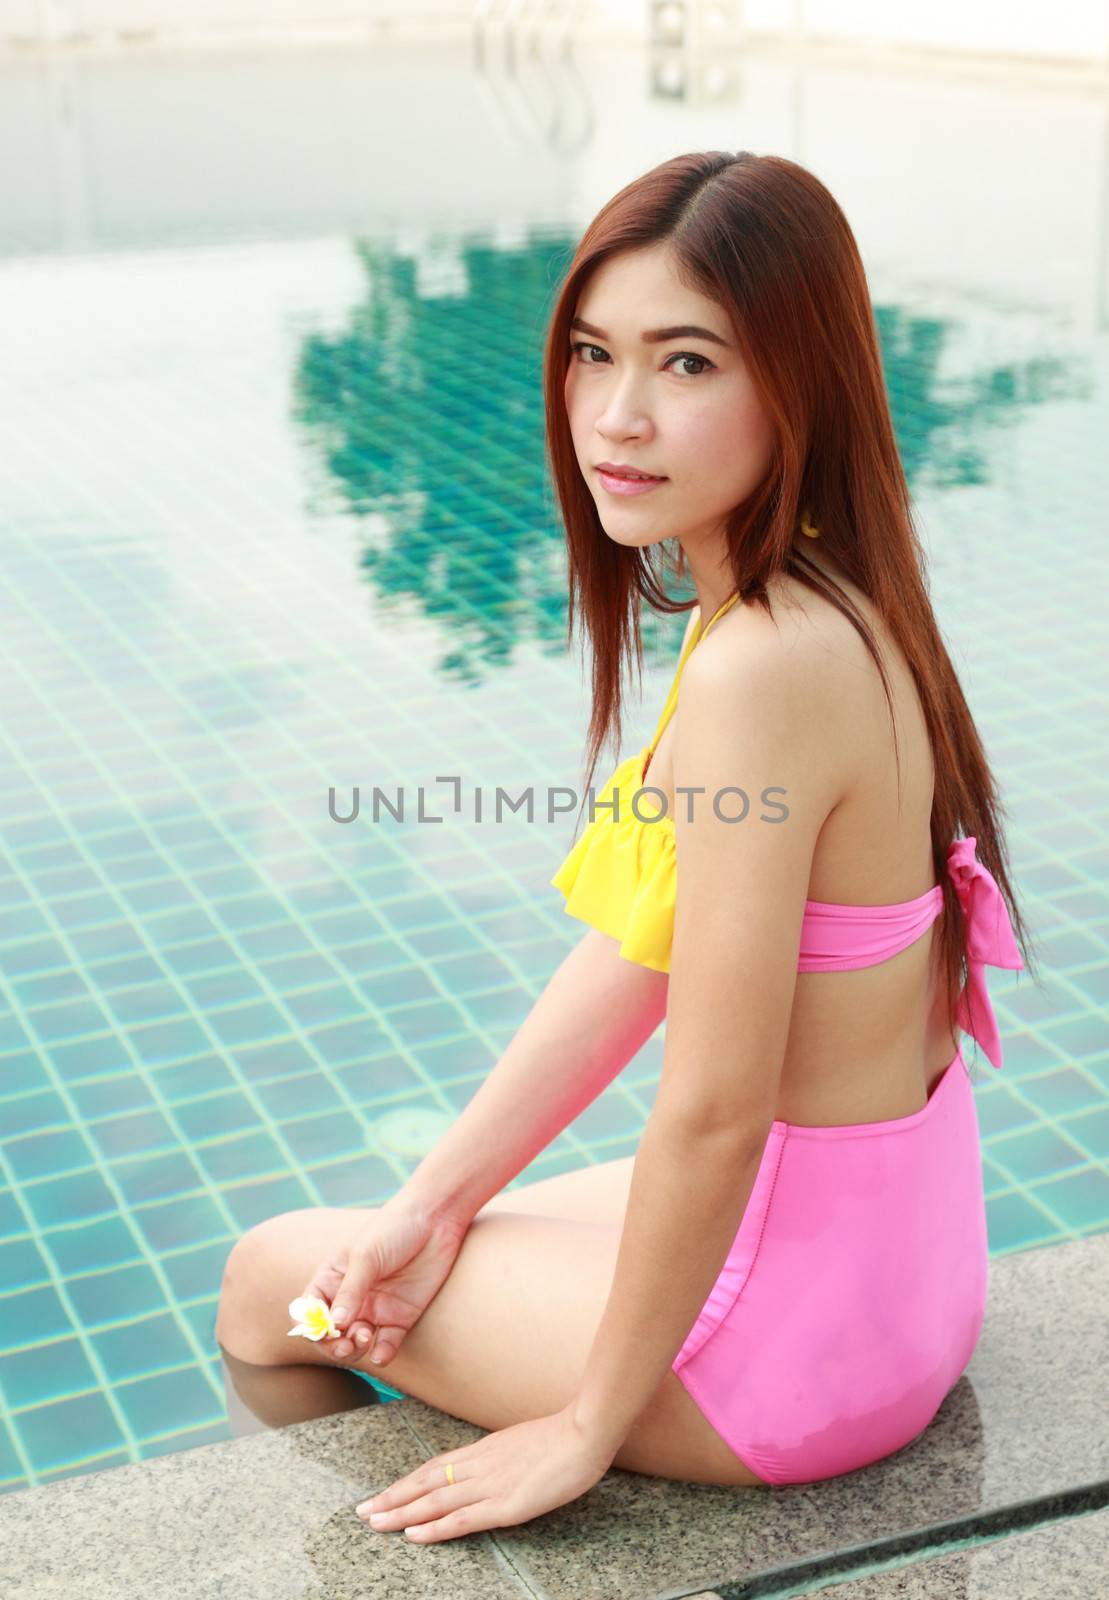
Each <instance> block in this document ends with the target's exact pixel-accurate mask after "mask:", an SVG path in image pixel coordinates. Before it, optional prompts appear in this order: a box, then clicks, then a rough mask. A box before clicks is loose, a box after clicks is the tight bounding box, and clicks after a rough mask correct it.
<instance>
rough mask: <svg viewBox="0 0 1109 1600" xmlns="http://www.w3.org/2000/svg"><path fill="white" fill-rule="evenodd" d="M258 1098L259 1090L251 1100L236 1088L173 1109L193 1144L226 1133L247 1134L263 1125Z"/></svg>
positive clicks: (180, 1126) (186, 1135) (183, 1103)
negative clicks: (256, 1103) (256, 1102)
mask: <svg viewBox="0 0 1109 1600" xmlns="http://www.w3.org/2000/svg"><path fill="white" fill-rule="evenodd" d="M258 1098H259V1095H258V1092H257V1091H255V1093H254V1096H253V1097H250V1096H248V1095H247V1094H246V1093H244V1092H243V1091H242V1090H240V1089H233V1090H231V1091H229V1092H226V1093H222V1094H212V1095H205V1096H202V1097H201V1098H199V1099H197V1100H187V1101H183V1102H181V1103H180V1104H178V1105H176V1106H175V1107H174V1108H173V1116H174V1121H175V1122H176V1124H177V1126H178V1127H179V1128H180V1129H181V1132H182V1133H183V1134H184V1135H185V1137H186V1138H187V1139H188V1140H189V1141H190V1143H191V1142H193V1141H196V1142H200V1141H202V1140H205V1139H214V1138H217V1137H219V1136H220V1135H222V1134H228V1133H245V1132H246V1131H247V1130H248V1129H253V1128H258V1127H260V1126H261V1124H262V1116H261V1114H260V1113H259V1111H258V1108H257V1106H256V1105H255V1104H254V1101H255V1100H257V1099H258Z"/></svg>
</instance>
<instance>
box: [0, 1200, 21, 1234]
mask: <svg viewBox="0 0 1109 1600" xmlns="http://www.w3.org/2000/svg"><path fill="white" fill-rule="evenodd" d="M26 1232H27V1219H26V1217H25V1216H24V1215H23V1208H22V1207H21V1205H20V1204H19V1198H18V1196H17V1195H16V1193H15V1191H14V1190H13V1189H0V1239H10V1238H11V1237H12V1236H13V1235H14V1234H20V1233H26Z"/></svg>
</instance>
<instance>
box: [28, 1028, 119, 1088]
mask: <svg viewBox="0 0 1109 1600" xmlns="http://www.w3.org/2000/svg"><path fill="white" fill-rule="evenodd" d="M46 1054H47V1056H48V1058H49V1060H50V1063H51V1065H52V1066H53V1068H54V1071H55V1072H56V1073H57V1075H58V1077H59V1078H60V1079H61V1080H62V1082H63V1083H77V1082H81V1081H87V1080H88V1079H90V1078H103V1077H106V1076H108V1074H110V1073H117V1072H131V1071H133V1070H134V1063H133V1061H132V1058H131V1056H130V1054H129V1053H128V1051H127V1048H126V1046H125V1044H124V1043H123V1041H122V1039H119V1038H117V1037H116V1035H115V1034H108V1033H105V1034H101V1035H100V1037H99V1038H97V1039H80V1040H78V1041H77V1042H76V1043H75V1044H54V1045H51V1046H50V1047H49V1049H48V1050H47V1052H46Z"/></svg>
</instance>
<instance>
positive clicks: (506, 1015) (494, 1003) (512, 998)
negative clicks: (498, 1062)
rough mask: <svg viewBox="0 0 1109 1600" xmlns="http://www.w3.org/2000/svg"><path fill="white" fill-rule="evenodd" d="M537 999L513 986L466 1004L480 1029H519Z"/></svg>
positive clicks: (468, 999)
mask: <svg viewBox="0 0 1109 1600" xmlns="http://www.w3.org/2000/svg"><path fill="white" fill-rule="evenodd" d="M535 998H536V997H535V995H533V994H531V993H530V992H529V991H528V990H527V989H523V988H521V987H520V986H519V985H518V984H513V985H511V986H510V987H508V988H505V989H488V990H486V991H485V993H484V994H471V995H467V997H466V1000H465V1002H464V1004H465V1007H466V1010H467V1011H468V1012H469V1013H470V1015H471V1016H472V1017H473V1019H474V1022H475V1023H476V1024H477V1026H478V1027H479V1028H483V1029H485V1028H488V1029H494V1028H503V1027H505V1026H510V1027H512V1028H518V1027H519V1026H520V1024H521V1023H522V1022H523V1020H524V1018H525V1017H526V1016H527V1014H528V1012H529V1011H530V1010H531V1008H532V1006H533V1005H534V1003H535ZM389 1015H390V1016H391V1013H389Z"/></svg>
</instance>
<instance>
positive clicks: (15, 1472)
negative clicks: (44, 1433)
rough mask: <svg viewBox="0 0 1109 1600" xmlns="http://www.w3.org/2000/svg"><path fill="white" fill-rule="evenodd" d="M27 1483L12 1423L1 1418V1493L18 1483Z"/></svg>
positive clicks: (22, 1486) (21, 1484)
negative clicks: (16, 1446)
mask: <svg viewBox="0 0 1109 1600" xmlns="http://www.w3.org/2000/svg"><path fill="white" fill-rule="evenodd" d="M26 1484H27V1477H26V1474H25V1473H24V1471H23V1463H22V1462H21V1461H20V1459H19V1453H18V1451H17V1450H16V1448H15V1438H14V1435H13V1433H12V1428H11V1425H9V1424H8V1423H7V1422H5V1421H4V1420H3V1419H2V1418H0V1493H3V1492H4V1491H5V1490H6V1489H9V1488H11V1487H14V1486H16V1485H18V1486H19V1487H20V1488H24V1487H26Z"/></svg>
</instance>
